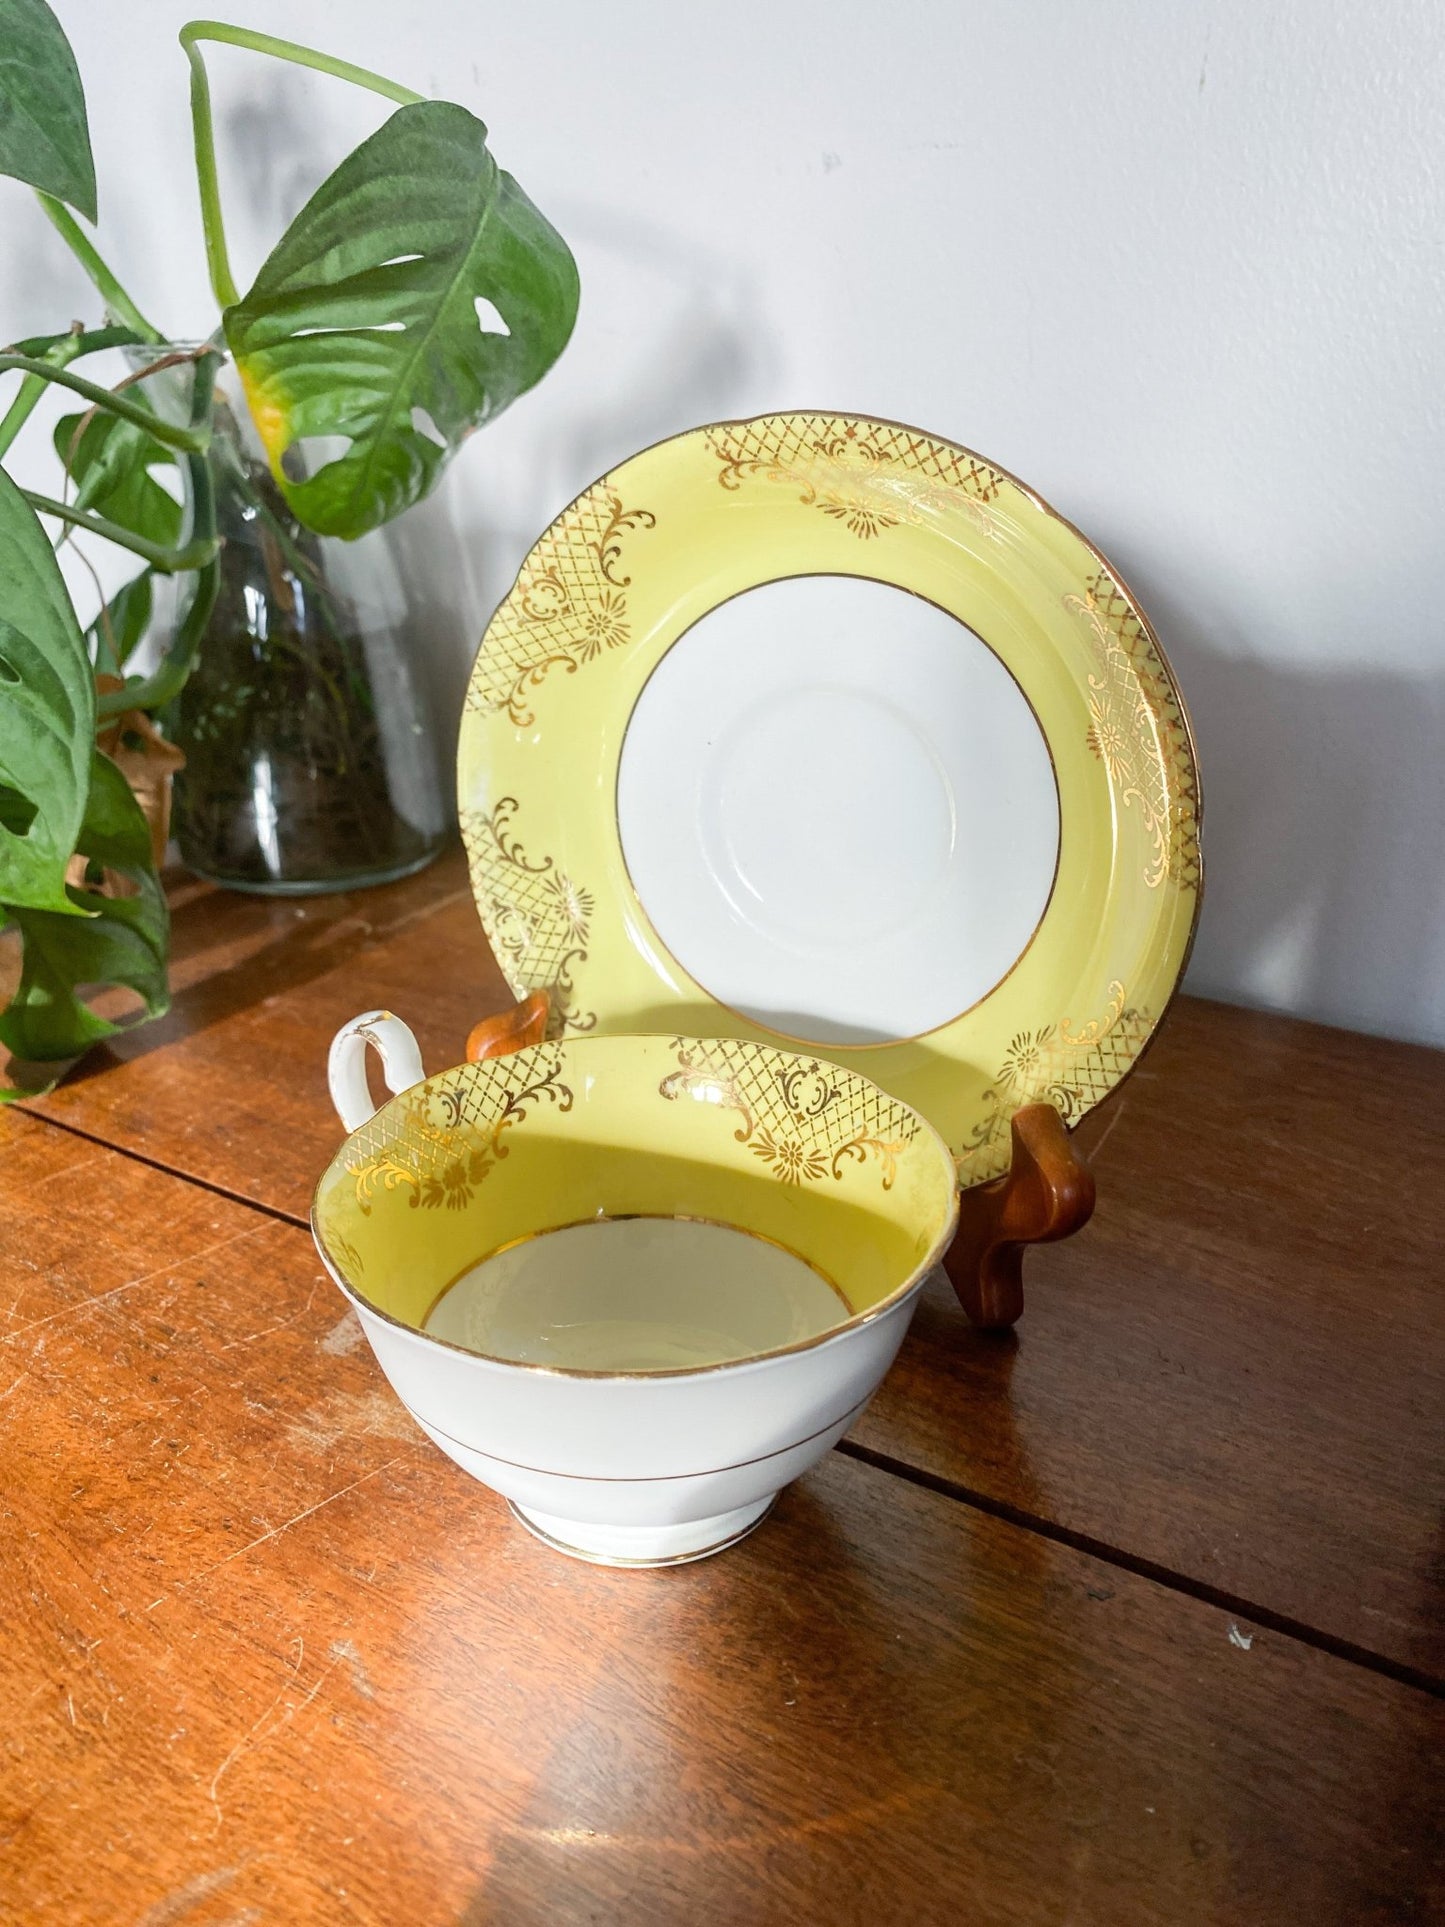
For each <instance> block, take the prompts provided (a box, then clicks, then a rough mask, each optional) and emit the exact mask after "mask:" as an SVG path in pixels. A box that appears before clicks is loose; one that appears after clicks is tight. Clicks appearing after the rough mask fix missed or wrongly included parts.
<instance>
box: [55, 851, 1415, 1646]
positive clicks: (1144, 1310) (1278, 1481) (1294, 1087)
mask: <svg viewBox="0 0 1445 1927" xmlns="http://www.w3.org/2000/svg"><path fill="white" fill-rule="evenodd" d="M177 946H178V953H179V955H180V958H181V963H180V970H179V977H180V988H179V991H178V995H177V998H176V1006H175V1009H174V1011H173V1013H172V1015H171V1016H170V1017H169V1018H168V1019H166V1020H165V1022H164V1024H161V1025H154V1026H151V1027H149V1028H148V1029H146V1030H142V1031H139V1032H137V1033H136V1034H135V1035H134V1036H133V1037H130V1038H126V1039H123V1040H122V1041H121V1043H120V1045H119V1047H118V1048H117V1049H116V1051H115V1052H113V1053H112V1054H111V1056H110V1058H109V1061H107V1057H106V1054H105V1053H97V1059H96V1062H97V1068H96V1069H95V1070H94V1071H93V1072H92V1073H90V1074H88V1075H86V1076H84V1077H82V1078H81V1079H80V1080H78V1081H76V1082H72V1083H70V1084H67V1085H65V1086H62V1088H61V1089H60V1090H58V1091H57V1092H55V1093H54V1094H53V1096H51V1097H50V1098H48V1099H45V1100H44V1101H43V1102H42V1103H40V1104H38V1105H36V1106H34V1107H32V1108H33V1109H34V1110H35V1112H36V1113H37V1114H40V1115H46V1116H51V1117H53V1118H55V1119H57V1120H58V1121H61V1122H64V1123H67V1124H69V1125H71V1126H72V1127H73V1128H76V1129H79V1130H84V1131H87V1132H90V1133H91V1134H93V1135H94V1136H95V1137H97V1138H99V1139H101V1140H103V1141H107V1142H112V1143H115V1144H119V1145H123V1146H125V1147H127V1148H128V1149H131V1150H133V1151H135V1152H136V1153H137V1154H139V1155H142V1156H145V1157H149V1158H152V1159H155V1160H156V1161H158V1162H160V1163H162V1164H164V1165H166V1166H167V1167H169V1168H171V1169H174V1170H177V1171H180V1172H184V1173H186V1174H189V1175H191V1176H193V1177H195V1178H199V1179H201V1180H204V1181H206V1182H209V1183H212V1184H216V1185H219V1186H221V1187H222V1188H224V1189H226V1190H229V1191H231V1192H233V1193H235V1194H236V1195H238V1196H240V1197H244V1198H247V1199H250V1200H254V1201H256V1202H258V1203H260V1204H262V1205H264V1206H266V1207H268V1208H270V1209H272V1210H276V1211H280V1212H283V1213H287V1214H290V1215H291V1216H293V1217H294V1218H296V1219H297V1220H300V1219H302V1218H304V1214H305V1212H306V1209H307V1206H308V1203H309V1198H310V1192H311V1187H312V1185H313V1183H314V1181H315V1178H316V1176H317V1175H318V1173H319V1172H320V1170H321V1168H322V1166H323V1165H324V1163H325V1162H326V1160H327V1159H328V1158H329V1157H330V1155H331V1153H332V1151H333V1150H334V1149H335V1146H336V1144H337V1142H338V1139H339V1135H340V1127H339V1125H338V1124H337V1122H336V1120H335V1117H334V1114H333V1113H332V1111H331V1107H330V1104H329V1101H328V1099H327V1097H326V1091H325V1073H324V1064H325V1053H326V1047H327V1044H328V1043H329V1041H330V1038H331V1035H332V1033H333V1031H334V1030H335V1029H336V1028H337V1027H338V1026H339V1025H340V1024H341V1023H343V1022H345V1021H346V1020H347V1019H348V1018H350V1017H352V1016H354V1015H355V1014H356V1013H357V1012H358V1011H361V1010H365V1009H368V1008H372V1007H375V1006H378V1005H385V1006H387V1007H389V1008H390V1009H392V1010H395V1011H396V1012H398V1014H400V1015H401V1016H403V1017H405V1018H406V1020H407V1021H408V1022H409V1023H410V1024H412V1026H413V1028H414V1029H415V1030H416V1032H417V1034H418V1037H419V1039H420V1041H421V1044H422V1049H423V1056H424V1061H425V1062H426V1063H427V1064H428V1065H429V1066H431V1067H440V1066H442V1065H446V1064H451V1063H456V1062H459V1061H460V1059H461V1056H462V1052H463V1049H464V1041H465V1038H466V1036H467V1033H468V1031H469V1030H470V1029H471V1027H472V1025H473V1024H474V1023H476V1021H477V1020H478V1018H479V1017H482V1016H484V1015H486V1014H488V1013H489V1012H491V1011H495V1010H498V1009H500V1008H502V1007H503V1006H504V1005H505V1004H506V1003H507V1002H508V1001H509V994H508V992H507V991H506V988H505V985H504V984H503V982H502V979H501V977H500V974H499V973H498V971H497V969H496V966H495V965H494V963H493V962H492V959H491V957H490V955H489V954H488V952H487V949H486V946H485V942H484V940H483V937H482V933H481V929H480V926H479V924H478V921H477V918H476V915H475V912H474V910H473V908H472V905H471V900H470V896H469V893H468V891H467V888H466V882H465V874H464V870H463V866H462V863H461V859H460V856H459V854H454V855H452V856H449V857H447V858H444V859H443V860H442V861H441V862H440V863H438V864H437V865H436V866H434V868H433V869H432V870H431V871H428V872H426V873H424V875H423V877H422V878H417V879H412V880H411V881H410V882H409V883H407V884H402V885H398V886H395V889H394V890H378V891H373V892H369V893H365V894H364V895H360V896H357V897H356V898H353V899H351V900H350V902H349V905H343V902H342V900H341V899H317V900H315V901H314V902H313V903H310V904H306V905H301V906H297V905H277V904H274V903H266V902H263V901H261V900H258V899H254V898H253V899H245V898H239V897H233V896H228V895H226V894H225V893H221V892H208V891H203V892H201V893H200V894H198V895H196V896H195V897H194V898H192V899H191V900H190V901H189V904H183V905H182V907H181V910H180V912H179V914H178V916H177ZM1442 1119H1445V1054H1442V1053H1440V1052H1435V1051H1429V1050H1424V1049H1420V1048H1418V1047H1412V1046H1407V1045H1400V1044H1389V1043H1384V1042H1381V1041H1380V1040H1378V1039H1370V1038H1364V1037H1359V1036H1355V1035H1352V1034H1350V1033H1347V1032H1343V1031H1336V1030H1328V1029H1324V1028H1321V1027H1318V1026H1313V1025H1308V1024H1301V1023H1296V1022H1292V1021H1290V1020H1287V1019H1283V1018H1279V1017H1273V1016H1266V1015H1262V1014H1259V1013H1254V1012H1248V1011H1242V1010H1236V1009H1232V1008H1229V1007H1227V1006H1224V1005H1217V1004H1207V1003H1202V1002H1199V1001H1197V1000H1193V999H1189V998H1182V999H1180V1001H1179V1002H1178V1004H1177V1005H1176V1006H1175V1009H1174V1011H1173V1012H1172V1013H1171V1015H1170V1017H1169V1018H1168V1020H1167V1021H1166V1023H1165V1025H1164V1027H1163V1030H1162V1032H1161V1033H1160V1036H1159V1039H1158V1041H1157V1043H1156V1044H1155V1046H1154V1048H1153V1049H1152V1050H1151V1052H1150V1053H1149V1055H1148V1056H1147V1057H1146V1059H1145V1061H1144V1063H1143V1064H1142V1065H1141V1066H1140V1067H1139V1069H1138V1070H1137V1071H1136V1072H1135V1073H1134V1075H1133V1076H1132V1077H1131V1078H1130V1080H1129V1081H1128V1082H1127V1083H1126V1084H1125V1086H1124V1087H1123V1089H1122V1090H1121V1091H1120V1093H1119V1094H1118V1095H1117V1096H1116V1098H1115V1099H1114V1100H1113V1101H1112V1102H1111V1103H1110V1104H1108V1105H1106V1106H1105V1107H1104V1108H1103V1109H1102V1110H1101V1111H1100V1112H1098V1113H1096V1114H1095V1115H1094V1117H1092V1118H1091V1119H1089V1120H1088V1121H1087V1122H1086V1124H1085V1126H1084V1127H1083V1131H1082V1133H1081V1137H1082V1142H1083V1145H1084V1149H1085V1152H1086V1155H1088V1156H1089V1158H1090V1162H1091V1164H1092V1165H1093V1166H1094V1169H1095V1171H1096V1173H1097V1177H1098V1183H1099V1206H1098V1210H1097V1213H1096V1216H1095V1218H1094V1221H1093V1222H1092V1223H1091V1224H1090V1225H1088V1226H1087V1227H1086V1228H1085V1229H1084V1230H1083V1231H1082V1232H1080V1233H1079V1234H1078V1235H1077V1236H1075V1237H1073V1238H1071V1239H1069V1240H1068V1241H1067V1242H1066V1243H1064V1244H1060V1245H1057V1246H1051V1247H1048V1248H1046V1249H1039V1250H1037V1251H1034V1252H1033V1253H1032V1254H1031V1255H1030V1258H1029V1260H1028V1263H1029V1272H1030V1283H1029V1309H1028V1312H1027V1315H1026V1316H1025V1318H1024V1319H1023V1321H1022V1323H1021V1324H1020V1325H1019V1327H1018V1330H1017V1333H1016V1335H1015V1337H1014V1338H1013V1339H1012V1340H1010V1339H1009V1338H1007V1337H1002V1338H1000V1337H994V1336H989V1335H987V1334H980V1333H974V1332H970V1330H969V1329H968V1326H967V1322H966V1320H965V1319H964V1317H963V1314H962V1313H961V1312H960V1311H959V1310H958V1309H957V1307H956V1306H955V1305H954V1304H953V1303H952V1300H951V1295H950V1294H949V1292H948V1288H947V1287H946V1286H945V1285H942V1284H941V1283H935V1284H933V1285H931V1286H930V1287H929V1290H928V1293H927V1295H926V1297H925V1300H924V1303H923V1306H922V1308H921V1310H920V1313H919V1317H918V1319H917V1320H916V1322H915V1326H914V1333H913V1335H912V1336H911V1337H910V1340H909V1342H908V1345H907V1347H906V1349H905V1351H904V1354H903V1357H902V1359H901V1360H900V1363H899V1365H898V1366H897V1367H896V1368H895V1370H894V1373H893V1375H892V1376H891V1377H890V1379H889V1380H888V1382H887V1384H886V1385H885V1387H884V1390H883V1393H882V1394H881V1395H880V1397H879V1399H878V1400H877V1401H876V1402H875V1404H874V1406H873V1407H872V1408H871V1409H870V1411H869V1412H868V1414H867V1415H866V1416H865V1418H864V1419H863V1421H862V1423H861V1425H860V1426H859V1428H858V1430H857V1432H856V1434H855V1437H856V1438H857V1439H858V1440H859V1441H861V1442H862V1443H863V1444H865V1445H866V1446H867V1447H868V1449H869V1450H871V1451H873V1452H876V1453H878V1454H881V1455H882V1456H883V1457H885V1458H887V1459H889V1460H891V1461H894V1462H896V1463H898V1464H900V1465H903V1466H906V1467H908V1468H912V1469H914V1470H918V1471H921V1472H923V1473H925V1474H927V1475H928V1476H930V1477H933V1478H936V1479H939V1480H942V1481H944V1482H946V1483H948V1484H949V1485H950V1486H952V1487H955V1488H957V1489H960V1490H963V1491H966V1492H969V1493H973V1494H976V1495H979V1496H981V1497H982V1498H984V1499H985V1500H987V1501H989V1502H991V1503H996V1504H998V1505H1000V1506H1003V1507H1006V1508H1011V1509H1013V1510H1014V1511H1015V1512H1017V1513H1018V1514H1020V1515H1023V1516H1027V1517H1032V1518H1040V1519H1046V1520H1049V1521H1052V1522H1054V1523H1056V1524H1058V1525H1059V1526H1061V1527H1062V1528H1064V1529H1067V1530H1068V1531H1069V1532H1071V1533H1075V1534H1078V1535H1080V1536H1081V1537H1082V1538H1084V1539H1086V1540H1088V1541H1090V1542H1097V1544H1098V1545H1100V1546H1101V1547H1106V1548H1114V1549H1118V1550H1119V1551H1121V1552H1122V1553H1124V1554H1126V1555H1128V1556H1129V1557H1130V1558H1132V1559H1137V1560H1140V1561H1145V1562H1149V1563H1152V1564H1153V1565H1157V1566H1159V1567H1162V1568H1165V1569H1167V1570H1169V1571H1172V1572H1176V1573H1180V1574H1184V1575H1189V1576H1191V1577H1192V1578H1194V1579H1195V1580H1197V1581H1198V1582H1199V1583H1200V1584H1203V1585H1207V1586H1210V1587H1214V1588H1217V1589H1218V1590H1219V1591H1220V1592H1222V1593H1225V1594H1228V1595H1230V1596H1233V1597H1237V1598H1239V1599H1242V1600H1248V1601H1251V1602H1253V1603H1254V1605H1255V1606H1256V1607H1257V1608H1258V1609H1260V1610H1261V1611H1267V1612H1270V1613H1276V1614H1279V1615H1280V1616H1282V1617H1283V1618H1284V1619H1287V1620H1291V1621H1296V1622H1298V1623H1299V1624H1300V1625H1302V1626H1307V1627H1311V1628H1314V1629H1317V1630H1318V1631H1319V1632H1320V1633H1321V1634H1322V1635H1323V1636H1325V1637H1328V1638H1330V1639H1332V1640H1337V1641H1341V1642H1344V1643H1345V1644H1347V1645H1349V1646H1351V1647H1353V1648H1358V1649H1359V1650H1360V1651H1362V1652H1365V1653H1370V1654H1375V1655H1378V1656H1380V1658H1381V1659H1382V1660H1383V1661H1385V1662H1387V1663H1389V1664H1393V1665H1398V1666H1400V1667H1404V1668H1409V1669H1413V1670H1415V1671H1418V1672H1421V1673H1424V1674H1427V1675H1428V1676H1430V1677H1432V1678H1436V1679H1439V1678H1445V1542H1442V1524H1441V1521H1442V1517H1445V1458H1442V1454H1441V1453H1440V1450H1439V1441H1440V1437H1441V1433H1442V1419H1445V1318H1442V1311H1441V1307H1442V1303H1445V1292H1442V1286H1445V1275H1442V1274H1445V1260H1442V1243H1441V1239H1440V1236H1439V1232H1438V1229H1437V1227H1436V1224H1435V1217H1434V1212H1433V1208H1432V1204H1431V1201H1432V1200H1433V1199H1434V1198H1437V1197H1439V1196H1441V1195H1445V1125H1442ZM1402 1200H1407V1201H1409V1208H1408V1209H1406V1208H1404V1206H1403V1204H1402V1202H1401V1201H1402ZM1422 1200H1423V1201H1424V1202H1423V1204H1422V1203H1421V1201H1422Z"/></svg>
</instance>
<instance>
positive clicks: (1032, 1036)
mask: <svg viewBox="0 0 1445 1927" xmlns="http://www.w3.org/2000/svg"><path fill="white" fill-rule="evenodd" d="M1153 1028H1154V1020H1153V1018H1152V1017H1151V1015H1150V1014H1149V1012H1148V1011H1146V1010H1138V1009H1135V1008H1133V1007H1132V1006H1130V1005H1128V1004H1127V1003H1126V992H1125V989H1124V986H1123V984H1122V983H1120V982H1119V981H1118V980H1117V979H1115V981H1114V982H1113V983H1112V984H1110V986H1109V1002H1108V1004H1107V1006H1106V1007H1105V1009H1104V1010H1103V1012H1102V1013H1101V1014H1100V1015H1099V1016H1097V1017H1093V1018H1091V1019H1090V1020H1089V1021H1088V1022H1087V1023H1084V1024H1081V1025H1080V1026H1079V1027H1078V1028H1077V1029H1075V1028H1074V1026H1073V1024H1072V1023H1071V1021H1070V1020H1069V1019H1068V1018H1067V1017H1063V1018H1060V1020H1059V1021H1058V1022H1057V1023H1053V1024H1040V1025H1037V1026H1036V1027H1034V1028H1033V1029H1030V1030H1021V1031H1018V1032H1017V1033H1016V1034H1015V1035H1014V1036H1013V1037H1012V1038H1011V1039H1010V1040H1009V1045H1008V1049H1007V1050H1006V1052H1005V1053H1004V1059H1003V1062H1002V1063H1001V1064H1000V1065H999V1068H998V1070H997V1071H996V1073H995V1074H994V1081H993V1084H992V1086H991V1087H990V1088H989V1089H988V1090H987V1091H985V1092H984V1094H983V1102H984V1106H985V1110H984V1115H983V1117H982V1118H981V1119H980V1121H979V1122H978V1123H977V1124H976V1125H975V1126H974V1128H973V1131H972V1132H971V1134H970V1136H969V1139H968V1142H967V1143H966V1144H965V1145H964V1148H963V1150H962V1151H961V1152H960V1153H959V1155H958V1158H957V1164H958V1171H959V1178H960V1181H961V1182H962V1183H963V1184H965V1185H972V1184H981V1183H983V1182H984V1180H985V1179H987V1178H992V1177H997V1176H999V1175H1000V1173H1001V1172H1003V1171H1006V1170H1007V1169H1008V1162H1009V1123H1010V1120H1011V1119H1012V1117H1013V1114H1014V1112H1015V1111H1019V1110H1022V1109H1023V1107H1024V1106H1025V1105H1026V1104H1052V1105H1053V1106H1054V1108H1055V1109H1056V1110H1057V1111H1058V1112H1059V1114H1060V1116H1061V1117H1062V1118H1063V1120H1064V1122H1065V1123H1066V1124H1069V1123H1072V1122H1073V1121H1074V1120H1075V1119H1076V1118H1080V1117H1082V1116H1083V1115H1084V1113H1085V1112H1086V1111H1089V1110H1092V1109H1093V1107H1094V1105H1096V1104H1098V1103H1099V1102H1101V1100H1102V1099H1103V1098H1105V1097H1107V1096H1108V1094H1109V1092H1110V1091H1111V1090H1113V1088H1114V1086H1115V1085H1116V1084H1117V1083H1118V1082H1119V1080H1120V1078H1121V1077H1123V1075H1124V1073H1125V1072H1126V1071H1127V1070H1128V1069H1129V1067H1130V1066H1131V1065H1132V1064H1133V1062H1134V1059H1135V1058H1136V1057H1137V1056H1138V1055H1139V1052H1140V1051H1141V1050H1142V1049H1143V1048H1144V1045H1145V1044H1146V1043H1147V1042H1148V1040H1149V1035H1150V1032H1151V1031H1152V1030H1153Z"/></svg>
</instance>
